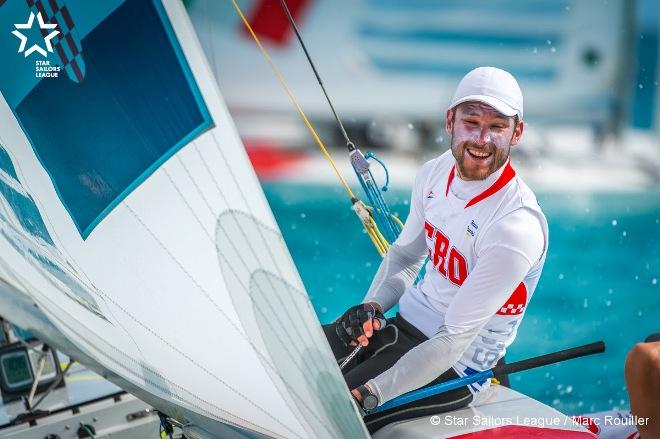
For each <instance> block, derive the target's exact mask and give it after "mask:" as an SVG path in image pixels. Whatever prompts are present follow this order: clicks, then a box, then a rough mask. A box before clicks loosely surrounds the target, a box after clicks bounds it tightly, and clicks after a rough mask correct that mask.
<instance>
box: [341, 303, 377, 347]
mask: <svg viewBox="0 0 660 439" xmlns="http://www.w3.org/2000/svg"><path fill="white" fill-rule="evenodd" d="M380 319H383V320H384V316H383V314H382V313H381V311H380V306H379V305H378V304H375V303H371V302H369V303H362V304H360V305H355V306H352V307H350V308H349V309H348V310H347V311H346V312H345V313H344V314H343V315H342V316H341V317H340V318H339V319H338V320H337V323H336V326H335V330H336V332H337V336H338V337H339V339H340V340H341V341H342V342H344V344H345V345H346V346H357V344H358V343H360V344H361V345H362V346H367V345H368V344H369V338H370V337H371V336H372V335H373V333H374V331H378V330H379V329H380V327H381V323H380Z"/></svg>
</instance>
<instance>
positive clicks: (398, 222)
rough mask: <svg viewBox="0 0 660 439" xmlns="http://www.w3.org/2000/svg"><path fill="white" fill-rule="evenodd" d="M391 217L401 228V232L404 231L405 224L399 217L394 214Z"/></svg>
mask: <svg viewBox="0 0 660 439" xmlns="http://www.w3.org/2000/svg"><path fill="white" fill-rule="evenodd" d="M390 216H391V217H392V219H393V220H394V222H396V223H397V224H398V225H399V227H401V230H403V223H402V222H401V220H400V219H399V217H398V216H396V215H394V214H392V215H390Z"/></svg>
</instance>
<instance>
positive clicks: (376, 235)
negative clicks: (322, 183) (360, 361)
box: [231, 0, 398, 256]
mask: <svg viewBox="0 0 660 439" xmlns="http://www.w3.org/2000/svg"><path fill="white" fill-rule="evenodd" d="M231 2H232V4H233V5H234V9H236V12H238V15H239V16H240V17H241V20H243V23H244V24H245V27H246V28H247V30H248V31H249V32H250V35H252V38H253V39H254V41H255V43H257V46H258V47H259V50H260V51H261V54H262V55H263V56H264V58H266V61H268V64H270V67H271V69H272V70H273V72H274V73H275V76H276V77H277V80H278V81H279V83H280V84H281V85H282V87H283V88H284V90H285V91H286V94H287V95H288V96H289V99H290V100H291V102H292V103H293V105H294V106H295V107H296V110H297V111H298V114H299V115H300V117H301V118H302V120H303V122H305V125H306V126H307V129H308V130H309V132H310V133H311V134H312V136H313V137H314V140H316V143H317V144H318V145H319V148H321V152H323V155H324V156H325V158H326V159H327V160H328V162H329V163H330V166H332V169H333V170H334V171H335V174H336V175H337V177H338V178H339V181H340V182H341V184H342V186H343V187H344V190H346V193H347V194H348V196H349V197H350V198H351V200H355V199H357V197H356V196H355V194H353V191H352V190H351V188H350V187H349V186H348V184H347V183H346V180H345V179H344V177H343V175H342V174H341V172H339V169H338V168H337V165H336V164H335V162H334V160H333V159H332V157H331V156H330V153H328V150H327V149H326V147H325V145H324V144H323V141H322V140H321V138H320V137H319V135H318V134H317V133H316V130H315V129H314V126H312V124H311V122H310V121H309V119H307V115H306V114H305V112H304V111H303V109H302V107H301V106H300V104H299V103H298V100H297V99H296V97H295V96H294V95H293V92H292V91H291V89H290V88H289V86H288V85H287V83H286V81H285V80H284V76H282V73H280V70H279V69H278V68H277V66H276V65H275V63H274V62H273V60H272V58H271V57H270V55H269V53H268V51H267V50H266V49H265V48H264V46H263V45H262V44H261V41H260V40H259V37H258V36H257V34H256V33H255V32H254V30H253V29H252V26H251V25H250V23H249V22H248V20H247V18H245V15H244V14H243V11H242V10H241V8H240V7H239V6H238V3H236V0H231ZM358 217H359V215H358ZM397 220H398V218H397ZM360 222H362V225H363V226H364V228H365V230H366V231H367V234H368V235H369V238H371V241H372V242H373V243H374V246H375V247H376V250H378V253H380V255H381V256H385V253H387V250H388V249H389V248H390V244H389V243H388V242H387V239H386V238H385V237H384V236H383V234H382V233H381V232H380V230H379V229H378V226H377V225H376V222H375V221H374V219H373V217H372V216H370V217H369V220H368V221H366V222H365V221H362V219H360Z"/></svg>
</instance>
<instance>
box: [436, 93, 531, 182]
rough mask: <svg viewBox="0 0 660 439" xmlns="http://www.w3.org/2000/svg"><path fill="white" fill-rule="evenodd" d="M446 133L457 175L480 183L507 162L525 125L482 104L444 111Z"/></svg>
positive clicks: (466, 103)
mask: <svg viewBox="0 0 660 439" xmlns="http://www.w3.org/2000/svg"><path fill="white" fill-rule="evenodd" d="M446 129H447V132H448V133H449V134H450V135H451V152H452V154H453V156H454V158H455V159H456V165H457V168H458V175H459V176H460V177H461V179H463V180H483V179H485V178H487V177H488V176H489V175H490V174H492V173H493V172H495V171H496V170H497V169H499V168H500V167H501V166H502V165H503V164H504V163H506V160H507V159H508V158H509V151H510V150H511V145H515V144H517V143H518V142H519V141H520V138H521V137H522V133H523V129H524V123H523V122H522V121H519V122H518V123H516V119H515V117H507V116H504V115H503V114H501V113H499V112H498V111H497V110H495V109H494V108H493V107H491V106H489V105H486V104H484V103H481V102H464V103H462V104H460V105H458V106H457V107H456V108H454V109H452V110H448V111H447V125H446Z"/></svg>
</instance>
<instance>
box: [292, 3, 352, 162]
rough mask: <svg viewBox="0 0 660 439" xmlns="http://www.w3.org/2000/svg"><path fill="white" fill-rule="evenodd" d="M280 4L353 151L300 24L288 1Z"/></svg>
mask: <svg viewBox="0 0 660 439" xmlns="http://www.w3.org/2000/svg"><path fill="white" fill-rule="evenodd" d="M280 4H281V5H282V9H284V12H285V13H286V16H287V18H288V19H289V23H290V24H291V27H292V28H293V31H294V32H295V33H296V37H298V41H299V42H300V45H301V46H302V49H303V51H304V52H305V56H306V57H307V61H309V65H310V66H311V67H312V70H313V71H314V75H315V76H316V80H317V81H318V83H319V85H320V86H321V89H322V90H323V94H324V95H325V99H326V100H327V101H328V105H330V109H331V110H332V114H333V115H334V116H335V120H336V121H337V124H338V125H339V129H340V130H341V133H342V135H343V136H344V139H345V140H346V145H347V146H348V147H349V151H352V150H353V149H354V148H355V145H353V142H351V140H350V139H349V138H348V134H347V133H346V129H345V128H344V124H343V123H341V119H340V118H339V115H338V114H337V111H336V110H335V106H334V105H332V101H331V100H330V96H329V95H328V92H327V91H326V89H325V86H324V85H323V81H322V80H321V76H320V75H319V72H318V71H317V70H316V66H315V65H314V61H312V57H311V56H310V55H309V52H308V51H307V46H306V45H305V43H304V41H303V39H302V36H300V32H299V31H298V26H297V25H296V22H295V21H294V19H293V17H292V16H291V11H289V7H288V6H287V5H286V2H285V1H284V0H280Z"/></svg>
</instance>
